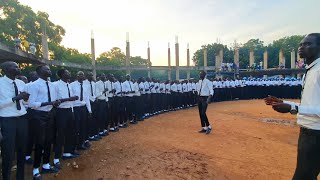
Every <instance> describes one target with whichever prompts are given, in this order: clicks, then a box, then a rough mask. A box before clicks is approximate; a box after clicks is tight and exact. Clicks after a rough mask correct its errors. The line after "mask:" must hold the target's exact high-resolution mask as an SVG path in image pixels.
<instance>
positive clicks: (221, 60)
mask: <svg viewBox="0 0 320 180" xmlns="http://www.w3.org/2000/svg"><path fill="white" fill-rule="evenodd" d="M219 56H220V65H221V63H223V49H220V52H219Z"/></svg>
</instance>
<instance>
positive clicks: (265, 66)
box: [263, 50, 268, 70]
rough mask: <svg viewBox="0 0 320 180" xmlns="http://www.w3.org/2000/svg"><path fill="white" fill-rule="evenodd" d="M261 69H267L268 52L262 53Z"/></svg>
mask: <svg viewBox="0 0 320 180" xmlns="http://www.w3.org/2000/svg"><path fill="white" fill-rule="evenodd" d="M263 69H264V70H267V69H268V51H267V50H265V51H264V53H263Z"/></svg>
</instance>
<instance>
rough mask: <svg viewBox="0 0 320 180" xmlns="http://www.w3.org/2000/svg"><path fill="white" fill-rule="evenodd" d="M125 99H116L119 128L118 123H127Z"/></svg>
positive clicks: (116, 123) (116, 124)
mask: <svg viewBox="0 0 320 180" xmlns="http://www.w3.org/2000/svg"><path fill="white" fill-rule="evenodd" d="M123 98H124V97H118V96H117V97H116V98H115V104H116V118H117V121H116V122H115V126H118V122H119V123H120V124H123V123H124V122H125V117H126V115H125V113H126V110H125V101H124V99H123Z"/></svg>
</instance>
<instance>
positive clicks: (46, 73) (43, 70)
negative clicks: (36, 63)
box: [41, 66, 52, 77]
mask: <svg viewBox="0 0 320 180" xmlns="http://www.w3.org/2000/svg"><path fill="white" fill-rule="evenodd" d="M41 74H42V75H43V76H46V77H50V76H51V75H52V73H51V70H50V68H49V66H42V68H41Z"/></svg>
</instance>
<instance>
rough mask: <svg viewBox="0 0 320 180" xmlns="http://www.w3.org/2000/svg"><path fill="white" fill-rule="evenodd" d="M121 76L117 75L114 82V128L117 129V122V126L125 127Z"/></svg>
mask: <svg viewBox="0 0 320 180" xmlns="http://www.w3.org/2000/svg"><path fill="white" fill-rule="evenodd" d="M123 82H124V81H123V77H119V79H118V80H116V82H115V89H116V92H115V94H116V104H117V107H116V108H117V114H116V117H117V122H116V125H115V128H116V129H117V126H118V123H119V128H127V127H128V125H127V121H126V120H125V118H126V116H125V113H126V112H125V101H124V95H125V94H124V93H125V91H124V88H123Z"/></svg>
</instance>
